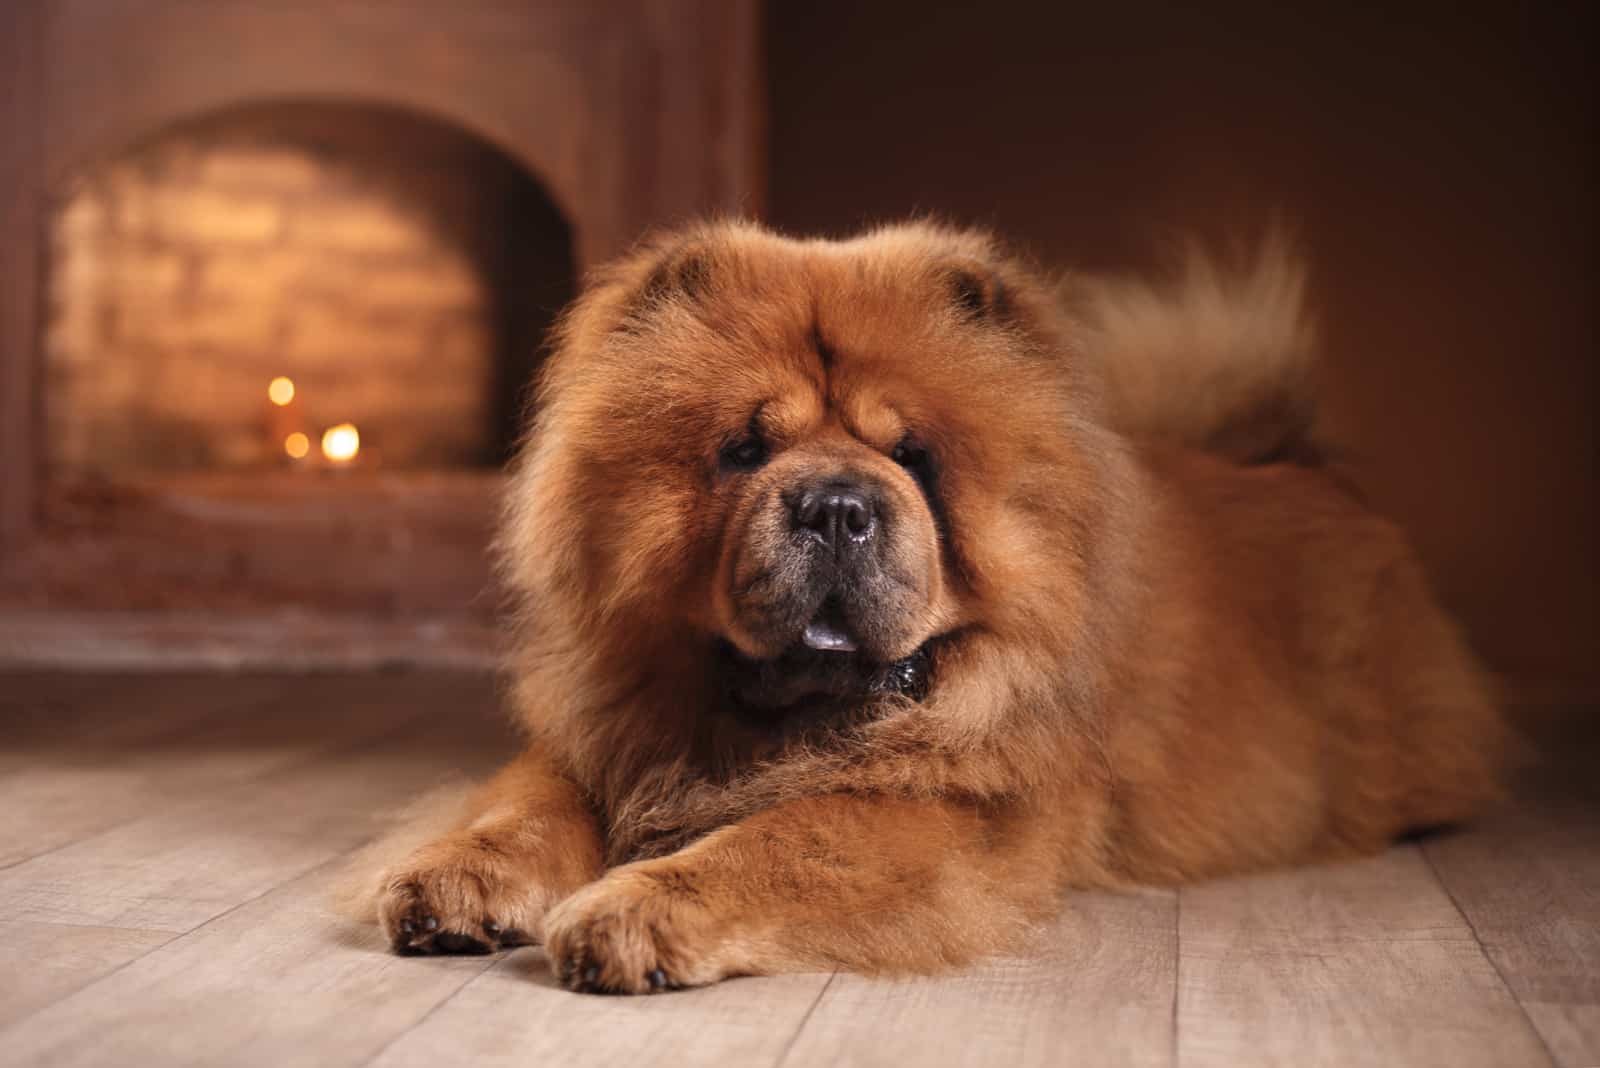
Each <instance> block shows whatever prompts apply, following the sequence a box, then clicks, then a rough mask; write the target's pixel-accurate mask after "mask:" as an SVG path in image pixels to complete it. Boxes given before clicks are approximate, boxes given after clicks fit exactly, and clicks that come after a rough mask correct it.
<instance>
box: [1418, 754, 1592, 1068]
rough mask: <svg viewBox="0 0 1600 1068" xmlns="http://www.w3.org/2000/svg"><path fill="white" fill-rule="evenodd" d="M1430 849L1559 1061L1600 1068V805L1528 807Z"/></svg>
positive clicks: (1447, 884) (1575, 803) (1436, 866)
mask: <svg viewBox="0 0 1600 1068" xmlns="http://www.w3.org/2000/svg"><path fill="white" fill-rule="evenodd" d="M1591 774H1592V770H1591ZM1423 848H1424V850H1425V852H1426V854H1427V857H1428V860H1429V861H1430V862H1431V863H1432V865H1433V868H1434V870H1435V871H1436V872H1437V873H1438V875H1439V878H1440V880H1441V881H1442V882H1443V883H1444V886H1445V888H1446V889H1447V890H1448V891H1449V892H1450V895H1451V897H1452V898H1454V900H1455V903H1456V905H1457V906H1458V907H1459V908H1460V909H1461V911H1462V913H1463V914H1464V915H1465V916H1466V917H1467V919H1468V920H1469V921H1470V922H1471V923H1472V927H1473V930H1474V931H1476V932H1477V935H1478V938H1479V940H1480V941H1481V942H1482V944H1483V947H1484V951H1485V952H1486V953H1488V955H1489V959H1490V960H1491V961H1493V962H1494V965H1495V967H1496V968H1498V969H1499V971H1500V974H1501V975H1502V976H1504V978H1505V981H1506V984H1507V985H1508V986H1510V988H1511V991H1512V993H1514V994H1515V995H1516V996H1517V998H1518V999H1519V1000H1520V1001H1521V1002H1522V1004H1523V1007H1524V1008H1525V1009H1526V1010H1527V1012H1528V1015H1529V1017H1530V1018H1531V1019H1532V1020H1533V1023H1534V1025H1535V1026H1536V1027H1537V1028H1538V1029H1539V1033H1540V1034H1541V1035H1543V1036H1544V1040H1545V1042H1546V1043H1547V1044H1548V1045H1549V1047H1550V1049H1551V1051H1552V1052H1553V1053H1554V1054H1555V1057H1556V1060H1557V1061H1558V1062H1559V1063H1560V1064H1562V1065H1564V1066H1570V1068H1577V1066H1588V1065H1595V1064H1600V806H1596V805H1594V804H1593V803H1589V802H1584V801H1570V802H1562V803H1555V802H1545V803H1540V804H1527V805H1523V806H1521V807H1518V808H1517V809H1515V810H1511V811H1508V812H1506V813H1504V814H1502V815H1500V816H1499V817H1498V818H1495V819H1492V820H1490V821H1488V822H1486V823H1485V824H1484V825H1483V826H1481V827H1477V828H1473V829H1471V830H1469V831H1466V832H1463V833H1460V834H1456V835H1450V836H1446V837H1442V838H1438V839H1435V840H1433V841H1430V842H1428V843H1427V844H1426V845H1425V846H1424V847H1423Z"/></svg>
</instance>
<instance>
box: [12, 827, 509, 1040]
mask: <svg viewBox="0 0 1600 1068" xmlns="http://www.w3.org/2000/svg"><path fill="white" fill-rule="evenodd" d="M381 799H382V798H381V797H377V796H375V797H374V798H372V801H373V802H374V803H376V802H378V801H380V800H381ZM336 868H337V863H334V864H330V865H328V866H327V867H325V868H322V869H318V870H317V871H315V872H312V873H309V874H307V875H305V876H303V877H302V878H299V879H296V880H294V881H293V882H290V883H288V884H286V885H284V886H282V887H281V888H279V889H277V890H275V891H273V892H272V893H269V894H266V895H264V896H262V897H259V898H257V899H255V900H253V901H251V902H249V903H247V904H244V905H243V906H242V907H239V908H237V909H235V910H233V911H231V912H228V913H226V914H225V915H222V916H220V917H219V918H217V919H216V920H214V921H213V922H211V923H208V924H206V925H205V926H204V927H201V928H200V929H199V930H196V931H194V932H192V933H190V934H188V935H184V936H181V937H179V938H177V939H175V940H174V941H172V942H170V943H168V944H167V945H166V946H164V947H162V948H160V949H157V950H155V951H154V952H152V953H148V954H146V955H145V956H143V957H140V958H139V959H138V960H136V961H134V962H133V963H132V964H130V965H128V966H127V967H125V968H123V969H121V970H120V971H117V972H115V973H114V974H111V975H109V976H107V977H106V978H104V979H102V980H100V981H99V982H97V983H93V984H91V985H90V986H87V987H85V988H83V989H82V990H79V991H78V992H77V993H76V994H74V995H72V996H71V997H68V998H65V999H64V1000H62V1001H58V1002H56V1003H55V1004H54V1005H52V1006H50V1007H49V1008H48V1009H45V1010H43V1011H41V1012H38V1013H35V1014H33V1015H31V1016H29V1017H27V1018H26V1019H24V1020H21V1021H19V1022H17V1023H15V1024H13V1025H12V1026H10V1027H8V1028H5V1029H0V1049H4V1050H5V1061H6V1063H7V1064H12V1065H23V1064H150V1065H190V1064H192V1065H218V1064H228V1065H240V1066H244V1065H263V1066H273V1068H276V1066H279V1065H284V1064H317V1065H329V1066H332V1065H345V1064H351V1065H353V1064H361V1063H364V1062H365V1061H366V1060H367V1059H369V1058H370V1057H372V1056H373V1055H374V1054H375V1053H377V1052H378V1051H379V1050H381V1049H382V1048H383V1047H384V1045H385V1044H386V1043H388V1042H389V1041H390V1040H391V1039H392V1038H394V1037H395V1036H396V1035H397V1034H399V1033H401V1032H403V1031H404V1030H405V1029H406V1028H408V1027H410V1026H412V1025H413V1024H415V1023H416V1022H417V1021H418V1020H419V1019H421V1018H422V1017H424V1016H425V1015H427V1013H429V1012H430V1011H432V1010H433V1009H434V1008H436V1007H437V1006H438V1005H439V1003H440V1002H442V1001H443V1000H445V999H446V998H448V997H450V995H451V994H453V993H454V992H455V991H456V990H457V989H459V988H460V986H461V984H462V983H464V982H465V981H466V980H468V979H469V978H471V977H472V976H473V975H476V974H477V973H479V972H481V971H482V970H483V969H484V968H485V967H487V966H488V964H489V962H488V961H487V960H486V959H485V958H482V957H456V958H427V959H419V958H402V957H396V956H393V955H391V954H388V953H385V952H383V951H382V949H381V947H379V946H378V945H376V944H375V942H374V941H373V940H368V939H365V938H362V937H360V936H358V935H355V934H351V933H349V932H347V931H346V930H345V929H344V928H342V927H341V926H339V925H338V923H336V922H335V921H334V920H333V919H332V918H330V916H329V913H328V910H327V904H326V898H327V895H328V883H329V881H330V879H331V878H332V877H333V872H334V869H336ZM197 874H198V873H197Z"/></svg>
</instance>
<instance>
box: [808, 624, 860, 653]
mask: <svg viewBox="0 0 1600 1068" xmlns="http://www.w3.org/2000/svg"><path fill="white" fill-rule="evenodd" d="M800 640H801V641H802V642H804V643H805V644H806V646H807V647H808V648H811V649H816V650H818V651H820V652H824V653H853V652H855V651H856V643H855V639H853V638H851V637H850V635H848V634H846V633H845V632H844V631H842V630H840V629H839V628H838V627H836V626H834V625H833V624H832V623H828V622H826V621H824V620H821V619H814V620H812V621H811V622H810V623H808V624H806V632H805V634H803V635H802V636H801V638H800Z"/></svg>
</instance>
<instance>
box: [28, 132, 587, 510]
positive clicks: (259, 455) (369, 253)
mask: <svg viewBox="0 0 1600 1068" xmlns="http://www.w3.org/2000/svg"><path fill="white" fill-rule="evenodd" d="M49 259H50V269H49V272H48V275H47V283H46V292H47V309H46V318H45V324H44V348H45V361H46V376H45V394H46V395H45V405H46V417H47V425H48V428H49V429H48V435H47V439H46V457H45V458H46V463H47V470H48V471H49V473H50V475H51V476H52V477H56V478H63V479H67V480H72V479H75V478H78V477H82V476H90V477H107V478H118V477H143V476H151V475H158V474H180V473H182V474H195V473H202V472H206V473H213V474H215V473H222V472H245V471H260V470H262V469H269V468H276V469H282V470H302V471H306V472H309V471H311V470H313V469H315V468H318V467H319V466H328V465H335V464H340V465H350V466H361V467H365V468H371V469H381V470H389V471H419V470H441V469H454V468H463V467H474V466H485V465H492V464H494V463H497V462H499V461H500V460H502V459H503V458H504V457H505V455H506V453H507V450H508V447H509V444H510V442H511V441H512V439H513V437H514V435H515V433H516V422H517V410H518V398H519V397H520V396H521V393H522V390H523V388H524V385H525V383H526V382H527V381H528V379H529V377H530V375H531V373H532V370H533V361H534V358H535V355H536V352H537V348H538V343H539V337H540V335H541V334H542V333H543V332H544V329H545V328H546V327H547V326H548V324H549V322H550V321H551V319H552V318H553V316H554V315H555V313H556V311H557V310H558V309H559V308H560V307H561V305H562V304H564V303H565V302H566V300H567V299H568V298H569V297H570V296H571V292H572V278H573V266H572V240H571V235H570V233H569V232H568V228H567V225H566V223H565V221H564V220H563V219H562V217H561V214H560V212H559V211H558V210H557V209H556V207H555V206H554V205H553V204H552V203H551V201H550V199H549V198H548V197H547V196H546V195H545V193H544V191H543V189H541V188H540V186H539V184H538V183H537V182H536V181H535V180H534V179H533V178H532V177H531V176H530V175H529V174H528V173H527V172H526V171H524V170H523V169H522V168H521V167H520V166H518V165H517V164H516V163H514V162H513V161H512V160H511V159H510V158H508V157H507V156H505V155H504V154H502V153H501V152H499V151H498V150H496V149H495V148H493V147H491V146H490V145H488V144H486V143H485V142H483V141H481V140H479V139H477V138H475V137H473V136H472V135H470V134H468V133H465V132H464V131H462V130H461V129H460V128H458V127H455V126H451V125H447V124H444V123H440V122H436V121H433V120H431V119H427V118H423V117H421V116H419V115H416V114H414V113H410V112H405V111H401V110H397V109H392V108H383V107H375V106H369V105H358V104H346V103H307V102H287V103H270V104H260V105H253V106H247V107H243V108H239V109H234V110H230V111H228V112H226V113H223V114H219V115H212V116H207V117H205V118H201V119H198V120H196V121H192V122H189V123H185V124H182V125H180V126H178V127H175V128H169V129H166V130H163V131H161V132H160V133H158V134H157V135H156V136H154V137H152V138H149V139H147V140H145V141H144V142H142V143H141V144H139V145H136V146H134V147H133V148H132V149H130V150H129V151H127V152H125V153H123V154H121V155H119V156H118V157H116V158H114V159H111V160H109V161H106V162H104V163H103V164H102V165H100V166H98V167H96V168H93V169H92V170H90V171H89V172H88V173H86V174H84V175H83V176H82V177H81V179H80V180H79V181H78V182H76V183H75V184H74V186H73V187H72V188H71V189H70V191H69V192H68V195H67V196H66V197H65V198H64V199H63V200H62V201H61V202H60V204H59V206H58V208H57V210H56V211H55V212H54V214H53V217H52V219H51V223H50V242H49ZM274 383H276V385H273V384H274ZM269 387H270V395H269ZM274 401H279V402H282V403H274ZM346 426H354V427H356V428H357V431H358V434H359V438H358V439H356V438H353V437H352V435H350V434H348V433H344V434H335V435H334V436H333V437H332V438H331V439H330V440H329V444H330V446H332V449H331V451H329V452H325V451H324V450H323V449H322V448H321V447H320V446H321V444H322V441H323V438H324V436H325V435H326V434H327V432H328V431H329V429H330V428H334V427H339V428H343V427H346ZM352 444H355V445H356V446H357V452H356V454H355V455H353V456H350V457H344V456H343V452H347V451H348V450H349V448H350V446H351V445H352Z"/></svg>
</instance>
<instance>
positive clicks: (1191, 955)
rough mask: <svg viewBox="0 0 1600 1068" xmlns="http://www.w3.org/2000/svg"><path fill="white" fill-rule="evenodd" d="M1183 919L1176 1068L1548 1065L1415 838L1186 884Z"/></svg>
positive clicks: (1534, 1036)
mask: <svg viewBox="0 0 1600 1068" xmlns="http://www.w3.org/2000/svg"><path fill="white" fill-rule="evenodd" d="M1179 917H1180V920H1179V945H1180V956H1179V972H1178V1060H1179V1062H1181V1063H1182V1064H1184V1065H1185V1066H1186V1068H1195V1066H1203V1065H1219V1066H1232V1065H1238V1064H1245V1063H1249V1064H1262V1065H1285V1066H1294V1068H1306V1066H1309V1065H1323V1064H1326V1065H1348V1064H1351V1063H1353V1062H1360V1061H1364V1060H1372V1059H1375V1060H1376V1061H1377V1062H1381V1063H1388V1064H1405V1065H1439V1066H1441V1068H1444V1066H1449V1068H1465V1066H1472V1065H1483V1066H1485V1068H1504V1066H1505V1065H1512V1064H1515V1065H1539V1064H1549V1063H1550V1058H1549V1056H1548V1055H1547V1054H1546V1052H1545V1049H1544V1047H1543V1045H1542V1044H1541V1043H1540V1040H1539V1037H1538V1035H1537V1034H1536V1033H1535V1032H1534V1030H1533V1028H1532V1026H1531V1025H1530V1024H1529V1022H1528V1020H1527V1018H1526V1017H1525V1016H1524V1015H1523V1013H1522V1010H1521V1009H1520V1008H1519V1007H1518V1005H1517V1003H1516V1000H1515V999H1514V998H1513V997H1512V995H1511V993H1510V992H1509V991H1508V990H1506V988H1505V984H1504V983H1503V982H1501V980H1500V977H1499V976H1498V975H1497V974H1495V970H1494V968H1493V967H1492V966H1491V965H1490V963H1489V961H1488V960H1487V959H1486V958H1485V957H1484V955H1483V951H1482V950H1481V949H1480V948H1479V945H1478V942H1477V940H1476V939H1475V938H1474V937H1473V934H1472V929H1471V928H1470V927H1469V926H1468V925H1467V922H1466V920H1464V919H1463V918H1462V917H1461V914H1460V913H1459V912H1457V911H1456V909H1455V907H1454V906H1453V905H1452V904H1451V903H1450V899H1449V898H1448V897H1447V896H1446V895H1445V892H1444V890H1443V889H1442V888H1441V887H1440V886H1439V883H1438V880H1436V879H1435V878H1434V876H1433V873H1432V872H1431V871H1430V870H1429V868H1428V866H1427V864H1426V862H1425V861H1424V860H1423V859H1422V856H1421V855H1420V854H1419V853H1418V852H1417V850H1416V849H1415V848H1414V847H1405V848H1397V849H1393V850H1391V851H1390V852H1388V853H1386V854H1384V855H1383V856H1380V857H1376V858H1372V859H1369V860H1361V861H1355V862H1352V863H1349V864H1341V865H1329V866H1324V867H1317V868H1306V869H1301V870H1296V871H1289V872H1282V873H1277V874H1269V875H1263V876H1258V877H1255V878H1250V879H1232V880H1224V881H1220V882H1215V883H1207V884H1203V885H1199V886H1193V887H1186V888H1184V889H1183V890H1182V891H1181V892H1180V895H1179ZM1379 1051H1381V1052H1379Z"/></svg>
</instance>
